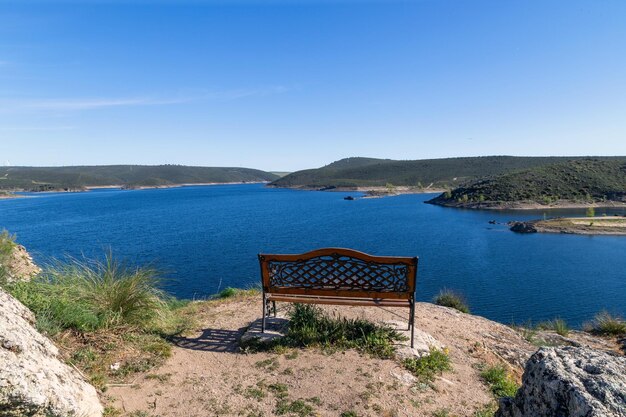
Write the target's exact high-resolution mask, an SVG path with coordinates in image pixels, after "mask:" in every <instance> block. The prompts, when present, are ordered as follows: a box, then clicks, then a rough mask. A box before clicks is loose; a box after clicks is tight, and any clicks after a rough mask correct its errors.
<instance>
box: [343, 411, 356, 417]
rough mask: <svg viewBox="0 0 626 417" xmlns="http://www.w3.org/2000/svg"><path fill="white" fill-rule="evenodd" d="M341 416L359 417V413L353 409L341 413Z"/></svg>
mask: <svg viewBox="0 0 626 417" xmlns="http://www.w3.org/2000/svg"><path fill="white" fill-rule="evenodd" d="M341 417H359V415H358V414H357V413H356V411H354V410H348V411H344V412H343V413H341Z"/></svg>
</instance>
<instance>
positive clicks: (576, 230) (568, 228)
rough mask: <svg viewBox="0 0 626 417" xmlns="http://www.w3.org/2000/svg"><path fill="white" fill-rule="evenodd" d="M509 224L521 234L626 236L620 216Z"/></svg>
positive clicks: (625, 220) (565, 218) (563, 218)
mask: <svg viewBox="0 0 626 417" xmlns="http://www.w3.org/2000/svg"><path fill="white" fill-rule="evenodd" d="M511 224H512V228H511V230H513V231H517V232H521V233H535V232H540V233H565V234H577V235H613V236H626V217H621V216H602V217H559V218H555V219H547V220H532V221H529V222H512V223H511Z"/></svg>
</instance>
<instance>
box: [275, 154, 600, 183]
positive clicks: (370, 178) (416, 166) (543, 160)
mask: <svg viewBox="0 0 626 417" xmlns="http://www.w3.org/2000/svg"><path fill="white" fill-rule="evenodd" d="M581 158H582V157H581ZM581 158H578V159H581ZM570 159H572V158H571V157H515V156H482V157H466V158H445V159H422V160H415V161H395V160H391V159H374V158H346V159H342V160H339V161H337V162H333V163H332V164H329V165H326V166H324V167H322V168H318V169H308V170H304V171H297V172H294V173H291V174H289V175H286V176H284V177H282V178H279V179H277V180H276V181H274V182H272V183H271V184H270V185H272V186H276V187H290V188H314V189H320V188H329V187H346V188H354V187H368V186H369V187H373V186H385V185H386V184H388V183H390V184H393V185H396V186H414V187H429V186H430V187H429V188H439V189H441V188H454V187H458V186H459V185H461V184H463V183H465V182H467V181H469V180H474V179H476V178H479V177H484V176H491V175H498V174H502V173H505V172H510V171H513V170H520V169H526V168H532V167H539V166H544V165H549V164H554V163H557V162H565V161H567V160H570ZM602 159H610V158H602Z"/></svg>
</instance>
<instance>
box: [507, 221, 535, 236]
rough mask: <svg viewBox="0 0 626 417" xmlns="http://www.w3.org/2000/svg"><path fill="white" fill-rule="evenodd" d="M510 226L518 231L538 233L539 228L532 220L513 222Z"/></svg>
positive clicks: (514, 230)
mask: <svg viewBox="0 0 626 417" xmlns="http://www.w3.org/2000/svg"><path fill="white" fill-rule="evenodd" d="M509 226H510V227H511V230H512V231H513V232H516V233H537V228H536V227H535V226H534V225H533V224H532V223H530V222H511V223H509Z"/></svg>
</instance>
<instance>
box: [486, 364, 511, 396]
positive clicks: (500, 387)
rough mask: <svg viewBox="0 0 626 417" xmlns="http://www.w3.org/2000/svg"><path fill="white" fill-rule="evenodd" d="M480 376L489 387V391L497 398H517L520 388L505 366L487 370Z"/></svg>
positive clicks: (492, 367)
mask: <svg viewBox="0 0 626 417" xmlns="http://www.w3.org/2000/svg"><path fill="white" fill-rule="evenodd" d="M480 376H481V378H482V379H483V380H484V381H485V382H486V383H487V385H489V389H490V390H491V392H492V393H493V395H495V396H496V398H502V397H514V396H515V393H516V392H517V389H518V386H517V384H516V383H515V381H513V379H512V378H511V376H510V375H509V373H508V372H507V370H506V369H505V368H504V366H502V365H496V366H491V367H488V368H485V369H484V370H483V371H482V372H481V373H480Z"/></svg>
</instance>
